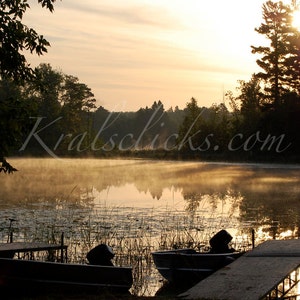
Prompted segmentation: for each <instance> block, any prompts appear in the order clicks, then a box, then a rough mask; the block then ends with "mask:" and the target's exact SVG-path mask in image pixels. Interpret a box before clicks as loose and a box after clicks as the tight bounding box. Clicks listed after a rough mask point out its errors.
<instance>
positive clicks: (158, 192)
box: [0, 159, 300, 295]
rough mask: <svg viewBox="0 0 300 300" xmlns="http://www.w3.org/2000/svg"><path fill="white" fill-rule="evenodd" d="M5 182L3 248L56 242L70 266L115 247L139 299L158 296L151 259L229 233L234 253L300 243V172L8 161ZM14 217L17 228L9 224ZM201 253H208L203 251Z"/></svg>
mask: <svg viewBox="0 0 300 300" xmlns="http://www.w3.org/2000/svg"><path fill="white" fill-rule="evenodd" d="M9 162H10V163H11V164H12V165H13V166H14V167H16V168H17V169H18V170H19V171H18V172H16V173H14V174H13V175H4V174H0V183H1V190H0V240H1V241H2V242H6V241H7V239H8V234H9V226H10V223H11V230H12V231H13V236H14V240H15V241H33V240H36V241H51V242H59V239H60V235H61V233H62V232H64V237H65V243H66V244H68V245H69V250H68V252H69V253H68V254H69V259H70V260H71V261H74V262H85V255H86V253H87V251H88V250H90V249H91V248H92V247H93V246H95V245H97V244H98V243H102V242H105V243H107V244H110V246H112V248H113V249H114V251H115V253H116V257H115V259H114V263H115V264H117V265H131V266H133V268H134V280H135V284H134V286H133V288H132V291H131V292H132V293H133V294H137V295H154V294H155V293H156V291H157V290H158V289H159V288H160V287H161V285H162V281H161V277H160V276H159V275H158V274H157V272H156V270H155V268H154V266H153V264H152V260H151V254H150V253H151V251H153V250H158V249H170V248H171V247H174V246H177V247H184V246H191V247H194V248H196V249H200V248H201V247H203V249H204V248H205V246H206V245H207V243H208V241H209V238H210V237H211V236H212V235H213V234H214V233H216V232H217V231H219V230H220V229H226V230H227V231H229V232H230V234H231V235H232V236H233V246H234V247H235V248H243V247H247V246H249V245H250V243H251V234H250V233H251V230H252V229H254V230H255V234H256V235H255V237H256V241H255V242H256V244H259V243H260V242H262V241H264V240H267V239H272V238H276V239H284V238H295V237H296V238H297V237H298V236H299V235H300V232H299V225H300V184H299V183H300V166H299V165H272V164H231V163H202V162H177V161H176V162H174V161H151V160H125V159H120V160H117V159H115V160H99V159H10V160H9ZM10 219H14V221H12V222H10ZM201 249H202V248H201Z"/></svg>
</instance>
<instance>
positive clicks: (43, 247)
mask: <svg viewBox="0 0 300 300" xmlns="http://www.w3.org/2000/svg"><path fill="white" fill-rule="evenodd" d="M60 249H67V246H66V245H63V246H62V245H53V244H47V243H38V242H33V243H26V242H14V243H3V244H0V253H1V252H3V251H15V252H26V251H28V252H30V251H49V250H60Z"/></svg>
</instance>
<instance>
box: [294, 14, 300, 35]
mask: <svg viewBox="0 0 300 300" xmlns="http://www.w3.org/2000/svg"><path fill="white" fill-rule="evenodd" d="M293 26H294V27H295V28H297V30H298V31H300V10H296V11H294V13H293Z"/></svg>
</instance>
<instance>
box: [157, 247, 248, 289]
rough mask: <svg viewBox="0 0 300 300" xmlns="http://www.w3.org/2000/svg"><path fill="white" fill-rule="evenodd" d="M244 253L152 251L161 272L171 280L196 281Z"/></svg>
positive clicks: (181, 281)
mask: <svg viewBox="0 0 300 300" xmlns="http://www.w3.org/2000/svg"><path fill="white" fill-rule="evenodd" d="M242 254H243V253H241V252H232V253H218V254H215V253H201V252H196V251H194V250H192V249H181V250H170V251H157V252H153V253H152V257H153V260H154V263H155V266H156V268H157V270H158V271H159V273H160V274H161V275H162V276H163V277H164V278H165V279H167V280H168V281H169V282H177V283H182V284H183V283H195V282H198V281H200V280H202V279H204V278H206V277H207V276H209V275H210V274H212V273H213V272H215V271H216V270H218V269H220V268H222V267H224V266H226V265H228V264H229V263H231V262H232V261H234V260H235V259H236V258H238V257H240V256H241V255H242Z"/></svg>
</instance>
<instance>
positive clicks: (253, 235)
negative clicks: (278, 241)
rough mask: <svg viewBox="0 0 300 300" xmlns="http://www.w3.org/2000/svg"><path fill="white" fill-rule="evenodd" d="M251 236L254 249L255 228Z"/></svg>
mask: <svg viewBox="0 0 300 300" xmlns="http://www.w3.org/2000/svg"><path fill="white" fill-rule="evenodd" d="M251 235H252V236H251V237H252V249H254V248H255V230H254V229H252V230H251Z"/></svg>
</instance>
